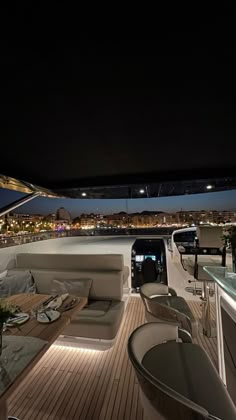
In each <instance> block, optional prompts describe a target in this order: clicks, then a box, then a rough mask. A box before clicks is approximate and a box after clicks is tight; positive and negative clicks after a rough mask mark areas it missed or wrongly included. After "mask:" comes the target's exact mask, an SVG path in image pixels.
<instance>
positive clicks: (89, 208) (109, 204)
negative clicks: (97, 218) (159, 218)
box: [0, 189, 236, 217]
mask: <svg viewBox="0 0 236 420" xmlns="http://www.w3.org/2000/svg"><path fill="white" fill-rule="evenodd" d="M23 195H24V194H22V193H19V192H15V191H10V190H5V189H1V190H0V206H4V205H6V204H8V203H9V202H11V201H14V200H17V199H18V198H20V197H22V196H23ZM59 207H65V208H66V209H67V210H69V211H70V212H71V214H72V216H73V217H76V216H78V215H80V214H81V213H83V212H85V213H90V212H95V213H102V214H109V213H113V212H120V211H127V210H128V212H141V211H143V210H154V211H167V212H172V211H173V212H174V211H179V210H181V208H182V209H183V210H202V209H206V210H207V209H208V210H211V209H212V210H235V211H236V190H232V191H223V192H217V193H214V192H213V193H205V194H194V195H184V196H175V197H159V198H152V199H147V198H144V199H133V200H127V201H126V200H93V199H91V200H86V199H83V200H82V199H59V198H56V199H52V198H43V197H41V198H36V199H34V200H33V201H31V202H29V203H28V204H26V205H24V206H22V207H20V208H19V209H18V212H20V213H24V212H26V213H40V214H49V213H54V212H55V211H56V210H57V209H58V208H59Z"/></svg>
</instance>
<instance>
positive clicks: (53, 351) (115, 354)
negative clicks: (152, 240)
mask: <svg viewBox="0 0 236 420" xmlns="http://www.w3.org/2000/svg"><path fill="white" fill-rule="evenodd" d="M192 308H193V309H194V311H195V313H196V315H197V316H198V314H199V305H198V304H196V303H194V304H193V305H192ZM143 322H144V310H143V305H142V303H141V299H140V298H137V297H131V298H130V299H129V303H128V305H127V309H126V313H125V316H124V319H123V324H122V327H121V329H120V332H119V336H118V339H117V341H116V344H115V346H114V347H113V348H112V349H110V350H108V351H105V352H99V351H92V350H82V349H74V348H66V347H62V346H52V347H51V348H50V349H49V351H48V352H47V353H46V354H45V356H44V357H43V358H42V359H41V360H40V362H39V363H38V364H37V365H36V366H35V368H34V369H33V370H32V372H31V373H30V374H29V375H28V376H27V378H26V379H25V380H24V382H22V384H21V386H20V387H19V388H18V389H17V390H16V391H15V393H14V394H13V395H12V397H11V398H10V400H9V413H10V414H11V415H15V416H17V417H19V418H20V419H21V420H54V419H57V420H62V419H67V420H72V419H74V420H82V419H87V420H90V419H96V420H109V419H112V420H113V419H122V420H123V419H129V420H132V419H137V420H142V419H143V418H144V416H143V409H142V406H141V402H140V395H139V387H138V383H137V380H136V377H135V375H134V371H133V369H132V366H131V364H130V362H129V360H128V355H127V351H126V347H127V339H128V337H129V335H130V333H131V332H132V331H133V330H134V329H135V328H136V327H137V326H138V325H140V324H142V323H143ZM211 340H213V341H211ZM196 341H197V342H198V343H199V344H200V345H202V346H203V347H204V348H205V349H206V351H208V353H209V354H210V356H211V357H212V358H213V360H214V362H216V360H217V355H216V349H214V348H215V347H214V346H215V339H207V338H204V337H202V336H201V335H200V336H199V337H198V339H197V340H196Z"/></svg>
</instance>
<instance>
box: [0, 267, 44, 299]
mask: <svg viewBox="0 0 236 420" xmlns="http://www.w3.org/2000/svg"><path fill="white" fill-rule="evenodd" d="M19 293H36V287H35V283H34V280H33V277H32V275H31V273H30V271H14V272H12V273H10V274H9V275H7V276H6V277H4V278H2V279H0V296H1V297H7V296H11V295H17V294H19Z"/></svg>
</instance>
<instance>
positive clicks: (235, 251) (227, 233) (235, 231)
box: [223, 225, 236, 273]
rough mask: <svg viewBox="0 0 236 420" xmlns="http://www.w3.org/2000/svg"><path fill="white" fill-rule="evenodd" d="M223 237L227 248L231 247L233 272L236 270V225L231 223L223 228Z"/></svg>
mask: <svg viewBox="0 0 236 420" xmlns="http://www.w3.org/2000/svg"><path fill="white" fill-rule="evenodd" d="M223 239H224V243H225V246H226V248H231V252H232V266H233V272H234V273H235V272H236V226H233V225H230V226H226V227H225V228H224V229H223Z"/></svg>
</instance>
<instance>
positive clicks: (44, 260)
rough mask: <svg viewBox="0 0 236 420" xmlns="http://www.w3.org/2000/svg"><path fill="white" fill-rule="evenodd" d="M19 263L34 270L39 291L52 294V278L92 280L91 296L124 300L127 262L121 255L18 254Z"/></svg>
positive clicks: (17, 263) (20, 265)
mask: <svg viewBox="0 0 236 420" xmlns="http://www.w3.org/2000/svg"><path fill="white" fill-rule="evenodd" d="M16 266H17V267H18V268H20V269H22V270H23V269H25V268H28V269H30V270H31V273H32V275H33V278H34V280H35V283H36V286H37V290H38V292H39V293H51V282H52V280H54V279H56V280H60V281H61V280H72V279H80V278H89V279H92V286H91V289H90V293H89V297H90V298H91V299H114V300H121V299H122V297H123V278H124V261H123V255H121V254H90V255H87V254H86V255H83V254H74V255H72V254H30V253H25V254H18V255H17V256H16Z"/></svg>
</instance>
